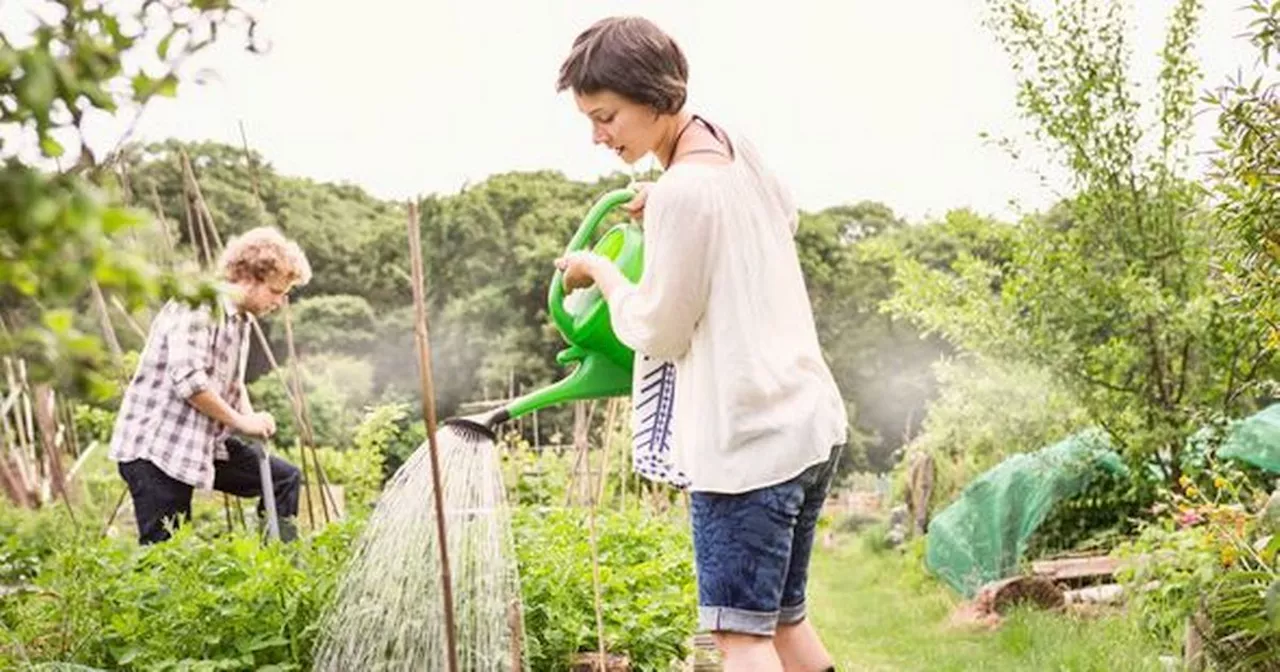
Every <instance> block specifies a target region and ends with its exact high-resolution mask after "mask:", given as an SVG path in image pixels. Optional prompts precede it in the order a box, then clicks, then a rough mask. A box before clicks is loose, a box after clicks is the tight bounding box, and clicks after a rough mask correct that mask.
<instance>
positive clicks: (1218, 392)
mask: <svg viewBox="0 0 1280 672" xmlns="http://www.w3.org/2000/svg"><path fill="white" fill-rule="evenodd" d="M988 6H989V8H990V15H989V21H988V25H990V27H991V28H992V29H993V30H994V32H995V34H996V36H997V39H998V40H999V41H1000V42H1001V44H1002V45H1003V46H1004V47H1005V50H1006V52H1007V53H1008V54H1009V56H1010V57H1011V59H1012V61H1013V64H1014V68H1015V72H1016V74H1017V77H1018V84H1019V106H1020V108H1021V110H1022V112H1023V114H1024V115H1025V117H1026V118H1027V119H1028V120H1030V121H1031V122H1032V123H1033V124H1034V125H1035V130H1034V133H1033V137H1034V139H1035V140H1036V141H1038V142H1039V143H1040V144H1042V145H1043V146H1044V147H1045V148H1046V149H1047V150H1048V151H1049V153H1050V154H1051V155H1052V156H1054V157H1056V158H1057V159H1059V160H1060V162H1061V164H1062V166H1063V167H1064V168H1066V169H1067V171H1068V172H1069V174H1070V176H1071V178H1072V186H1073V187H1074V189H1075V193H1074V195H1072V196H1070V197H1069V198H1066V199H1065V200H1064V201H1063V202H1062V203H1060V204H1059V205H1058V206H1057V207H1056V208H1055V209H1054V210H1052V211H1051V212H1049V213H1047V214H1045V215H1042V216H1038V217H1032V218H1028V220H1027V221H1025V222H1024V223H1023V224H1022V225H1021V226H1020V227H1019V229H1018V230H1017V235H1016V239H1015V245H1014V253H1013V255H1012V258H1011V263H1009V264H1008V265H1006V266H999V265H996V264H991V263H988V262H984V261H981V260H978V259H974V258H972V257H968V256H965V255H962V256H961V258H960V261H958V262H957V264H956V265H955V267H954V269H953V272H951V273H942V272H938V271H936V270H933V269H928V268H926V267H924V266H923V265H922V264H920V263H919V262H916V261H911V260H908V261H904V262H903V263H901V264H899V273H898V276H897V281H898V288H899V293H898V294H897V296H895V298H894V300H893V301H892V303H891V307H892V309H893V311H894V313H895V314H898V315H902V316H906V317H910V318H912V319H913V320H915V321H916V322H917V323H919V324H920V325H921V326H922V327H923V328H925V329H926V330H927V331H929V332H931V333H932V332H936V333H941V334H943V335H945V336H946V337H947V338H949V339H951V340H952V341H954V342H956V343H958V344H960V345H961V346H962V347H963V348H964V349H966V350H969V351H972V352H978V353H981V354H984V355H987V356H990V357H993V358H1007V359H1009V360H1011V361H1018V362H1030V363H1032V364H1034V365H1036V366H1037V367H1038V368H1041V369H1043V370H1046V371H1049V372H1052V373H1053V374H1054V376H1055V377H1056V378H1058V379H1060V380H1061V381H1062V382H1063V383H1064V384H1065V385H1066V386H1067V389H1068V390H1069V392H1070V393H1071V394H1072V395H1073V396H1074V397H1076V398H1078V399H1079V400H1080V402H1081V403H1082V404H1083V405H1084V407H1085V408H1086V409H1087V410H1088V412H1089V415H1090V419H1091V420H1092V421H1093V422H1094V423H1097V424H1099V425H1101V426H1102V427H1104V428H1106V430H1107V431H1108V432H1109V433H1110V434H1111V435H1112V438H1113V441H1114V442H1115V443H1116V445H1118V446H1120V447H1121V448H1123V449H1124V450H1125V452H1126V455H1127V456H1128V457H1129V458H1130V460H1131V462H1133V463H1134V464H1135V465H1141V464H1144V463H1147V462H1154V463H1156V464H1158V465H1160V467H1161V468H1162V469H1163V473H1164V476H1165V478H1166V479H1171V480H1173V481H1176V480H1177V477H1178V475H1179V473H1180V469H1181V462H1182V460H1181V457H1180V455H1181V451H1182V447H1183V445H1184V443H1185V440H1186V438H1187V437H1188V436H1189V435H1190V434H1191V433H1192V432H1193V431H1195V429H1197V428H1198V427H1199V425H1200V423H1202V422H1205V421H1207V420H1208V419H1210V418H1211V417H1214V416H1216V415H1218V414H1221V413H1223V412H1224V411H1238V410H1240V408H1242V407H1243V406H1244V405H1245V404H1247V403H1249V402H1250V401H1251V399H1252V396H1251V395H1253V394H1255V393H1256V392H1257V390H1258V388H1259V380H1260V376H1259V374H1260V372H1261V370H1262V369H1261V368H1260V367H1259V366H1258V363H1259V362H1260V361H1263V360H1260V359H1259V358H1258V355H1259V339H1258V329H1257V327H1256V325H1255V324H1253V323H1252V322H1251V320H1250V319H1249V316H1248V315H1247V313H1246V312H1245V311H1243V310H1242V309H1241V308H1240V306H1239V305H1238V304H1237V303H1236V302H1233V301H1232V300H1231V298H1230V297H1229V296H1228V295H1227V294H1226V293H1224V292H1223V291H1222V287H1221V283H1219V282H1217V279H1216V276H1215V274H1214V264H1215V260H1217V259H1218V258H1219V257H1220V256H1221V253H1222V251H1223V250H1222V246H1221V245H1220V244H1219V242H1218V238H1217V237H1216V236H1215V228H1214V225H1213V222H1212V221H1211V219H1210V218H1209V217H1208V216H1207V213H1206V211H1205V209H1204V208H1203V207H1202V205H1201V201H1200V198H1199V194H1198V190H1197V188H1196V185H1194V184H1192V183H1190V182H1188V181H1187V180H1186V179H1185V178H1184V173H1185V163H1186V155H1187V151H1188V150H1187V146H1188V142H1187V137H1188V133H1189V127H1190V120H1191V115H1192V104H1193V102H1194V97H1193V95H1192V89H1193V87H1194V83H1195V77H1196V70H1197V68H1196V64H1195V62H1194V60H1193V53H1192V51H1191V49H1190V44H1191V40H1192V38H1193V36H1194V34H1195V29H1196V25H1197V17H1198V11H1199V4H1198V3H1197V2H1195V0H1181V1H1180V2H1178V3H1177V6H1176V8H1175V10H1174V13H1173V17H1172V20H1171V22H1170V25H1169V30H1168V33H1167V39H1166V43H1165V46H1164V49H1163V51H1162V52H1161V58H1162V65H1163V67H1162V69H1161V70H1160V74H1159V77H1158V84H1159V88H1158V91H1159V95H1158V96H1157V97H1156V99H1155V100H1156V104H1155V106H1154V107H1155V114H1154V115H1153V116H1154V123H1153V124H1151V125H1150V127H1151V128H1153V129H1154V130H1153V131H1147V130H1144V129H1146V128H1148V126H1149V125H1148V123H1147V119H1146V118H1145V117H1144V116H1143V115H1142V114H1141V112H1143V111H1144V110H1145V109H1149V108H1143V107H1142V106H1141V105H1139V103H1138V99H1137V97H1136V95H1135V93H1134V87H1135V85H1134V83H1133V81H1132V80H1131V77H1130V75H1129V71H1128V54H1127V51H1126V47H1125V44H1126V39H1127V30H1128V28H1127V24H1126V21H1125V15H1124V9H1123V6H1122V3H1120V2H1118V1H1108V2H1102V3H1096V2H1086V1H1084V0H1057V1H1056V2H1055V3H1054V6H1055V10H1054V12H1053V14H1052V16H1051V17H1049V16H1045V15H1042V14H1041V13H1039V12H1037V11H1035V10H1033V9H1032V8H1031V7H1030V4H1029V3H1027V2H1025V1H1023V0H990V1H989V2H988Z"/></svg>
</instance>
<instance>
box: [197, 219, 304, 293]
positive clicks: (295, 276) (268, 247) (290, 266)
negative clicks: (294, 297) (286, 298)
mask: <svg viewBox="0 0 1280 672" xmlns="http://www.w3.org/2000/svg"><path fill="white" fill-rule="evenodd" d="M220 266H221V269H222V276H223V277H224V278H225V279H227V280H229V281H231V282H243V281H251V282H270V281H276V280H283V281H285V282H288V283H289V284H290V285H299V286H300V285H305V284H307V283H308V282H310V281H311V264H310V263H309V262H308V261H307V255H306V254H303V252H302V248H300V247H298V244H297V243H295V242H293V241H291V240H289V239H287V238H285V237H284V234H282V233H280V231H279V230H277V229H275V228H274V227H270V226H260V227H258V228H256V229H250V230H249V231H246V232H244V233H242V234H240V235H239V236H236V237H235V238H232V239H231V240H229V241H227V248H226V249H225V250H223V252H222V260H221V264H220Z"/></svg>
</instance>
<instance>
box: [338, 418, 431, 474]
mask: <svg viewBox="0 0 1280 672" xmlns="http://www.w3.org/2000/svg"><path fill="white" fill-rule="evenodd" d="M426 440H427V430H426V427H425V425H424V424H423V422H422V421H421V420H417V421H414V420H413V417H412V415H411V414H410V412H409V405H408V404H406V403H403V402H391V403H385V404H379V405H377V406H373V407H370V408H369V409H368V410H366V411H365V414H364V417H363V418H362V419H361V420H360V424H359V425H357V426H356V428H355V431H354V432H352V436H351V443H352V444H353V445H354V446H355V448H356V450H362V451H366V452H370V453H376V454H378V455H380V456H381V458H382V479H383V481H385V480H386V479H388V478H390V477H391V475H392V474H394V473H395V472H396V470H397V469H399V468H400V466H401V465H403V464H404V462H405V460H407V459H409V456H410V455H413V453H414V451H416V450H418V448H419V447H421V446H422V444H423V443H425V442H426Z"/></svg>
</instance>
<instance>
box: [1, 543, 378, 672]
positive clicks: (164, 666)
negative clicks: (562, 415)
mask: <svg viewBox="0 0 1280 672" xmlns="http://www.w3.org/2000/svg"><path fill="white" fill-rule="evenodd" d="M355 532H356V524H355V523H351V522H347V523H339V524H335V525H333V526H331V527H328V528H326V529H325V530H324V531H323V532H322V533H320V534H318V535H316V536H315V537H312V538H310V539H306V540H303V541H299V542H297V543H293V544H283V545H282V544H271V545H267V546H263V545H262V544H260V543H259V541H258V540H257V539H256V538H254V537H250V536H228V537H223V538H219V539H213V540H203V539H200V538H198V537H197V536H195V534H194V532H193V531H192V527H191V526H187V527H184V528H182V529H180V530H179V531H178V533H177V534H176V535H175V537H174V539H173V540H171V541H170V542H168V543H165V544H159V545H155V546H149V547H138V546H136V545H135V544H133V543H132V542H128V543H125V542H121V541H117V540H110V539H104V540H100V541H97V542H90V543H88V544H80V545H70V546H65V547H62V548H60V549H59V550H58V551H57V552H56V553H55V554H54V555H53V556H52V557H51V558H50V559H49V560H48V561H47V562H46V563H45V565H44V569H43V571H41V573H40V575H39V576H38V578H37V579H36V585H37V587H38V588H39V589H40V590H41V591H42V592H40V593H35V594H31V595H24V596H19V597H17V598H11V599H8V600H6V601H4V602H3V603H0V622H3V624H4V629H5V630H7V632H8V633H11V636H10V637H7V638H5V639H4V640H0V666H13V667H17V666H19V665H20V664H24V663H35V662H53V661H63V662H75V663H79V664H83V665H89V666H94V667H101V668H104V669H113V670H174V669H219V670H256V669H265V667H264V666H268V665H274V666H276V667H274V668H272V669H277V670H305V669H309V667H310V657H311V649H312V644H313V642H314V640H315V635H316V627H315V625H314V623H315V622H316V620H317V618H318V616H319V613H320V611H321V610H322V609H323V608H324V606H325V604H326V603H327V601H328V600H329V599H330V597H331V596H332V594H333V589H334V586H335V582H336V580H337V578H338V575H339V572H340V571H341V568H342V565H343V563H344V562H345V560H346V557H347V554H348V549H349V547H350V544H351V541H352V539H353V538H354V535H355ZM16 643H21V646H18V645H17V644H16Z"/></svg>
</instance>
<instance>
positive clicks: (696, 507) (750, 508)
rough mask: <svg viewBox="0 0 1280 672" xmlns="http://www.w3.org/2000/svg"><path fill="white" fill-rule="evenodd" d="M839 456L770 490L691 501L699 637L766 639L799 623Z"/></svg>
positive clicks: (694, 496) (710, 495)
mask: <svg viewBox="0 0 1280 672" xmlns="http://www.w3.org/2000/svg"><path fill="white" fill-rule="evenodd" d="M842 449H843V446H836V447H835V448H833V449H832V451H831V457H830V458H829V459H828V460H827V461H826V462H822V463H820V464H816V465H814V466H812V467H809V468H808V469H806V470H804V471H803V472H802V473H801V474H800V475H799V476H796V477H795V478H792V479H791V480H789V481H785V482H783V483H779V484H777V485H771V486H768V487H764V488H760V489H758V490H751V491H748V492H743V493H738V494H731V495H729V494H719V493H714V492H694V493H693V494H692V495H691V497H690V502H691V506H692V518H693V550H694V560H695V564H696V565H697V572H698V629H699V630H702V631H711V632H736V633H743V634H750V635H761V636H771V635H773V633H774V631H775V630H776V628H777V626H778V624H783V625H794V624H796V623H799V622H800V621H803V620H804V618H805V583H806V582H807V580H808V577H809V554H810V552H811V551H812V550H813V537H814V529H815V527H816V526H817V522H818V514H819V513H820V512H821V511H822V503H823V501H824V500H825V499H826V497H827V490H828V489H829V488H830V487H831V480H832V477H833V476H834V475H835V469H836V462H837V460H838V458H839V455H840V452H841V450H842Z"/></svg>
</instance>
